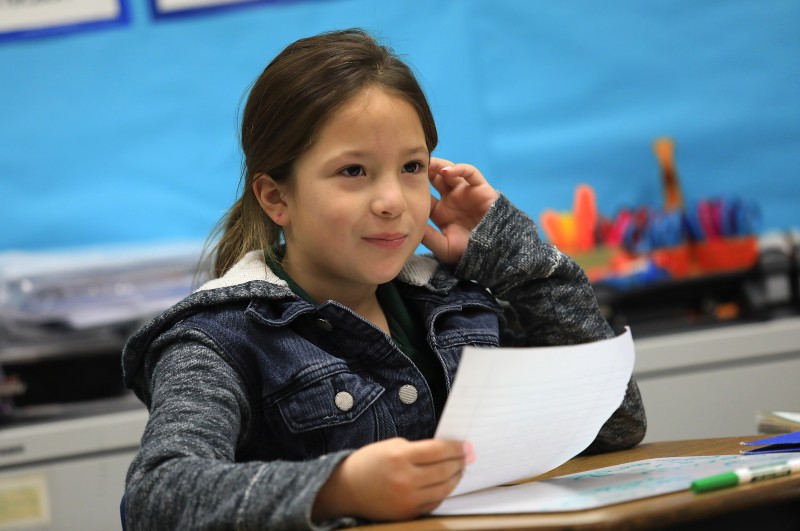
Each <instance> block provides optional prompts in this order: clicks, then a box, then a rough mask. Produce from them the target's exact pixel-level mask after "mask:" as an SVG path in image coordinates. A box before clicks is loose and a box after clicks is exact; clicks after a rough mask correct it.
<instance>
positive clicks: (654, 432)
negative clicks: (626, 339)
mask: <svg viewBox="0 0 800 531" xmlns="http://www.w3.org/2000/svg"><path fill="white" fill-rule="evenodd" d="M632 332H633V335H634V344H635V345H636V367H635V369H634V373H635V375H636V378H637V381H638V383H639V388H640V390H641V392H642V398H643V400H644V405H645V410H646V412H647V419H648V429H647V436H646V437H645V441H646V442H647V441H667V440H678V439H698V438H707V437H725V436H738V435H754V434H757V429H756V413H757V412H758V411H760V410H767V411H769V410H779V411H800V318H796V317H792V318H786V319H776V320H771V321H764V322H759V323H751V324H743V325H735V326H723V327H718V328H713V329H708V330H699V331H693V332H683V333H677V334H669V335H664V336H657V337H648V338H643V339H641V340H637V339H636V331H635V330H632Z"/></svg>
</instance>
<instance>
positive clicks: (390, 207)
mask: <svg viewBox="0 0 800 531" xmlns="http://www.w3.org/2000/svg"><path fill="white" fill-rule="evenodd" d="M406 207H407V205H406V197H405V193H404V190H403V184H402V183H401V181H400V179H399V178H398V177H397V176H387V177H385V178H382V179H378V180H376V181H375V199H374V200H373V202H372V208H373V212H374V213H375V214H377V215H379V216H383V217H387V218H394V217H397V216H399V215H400V214H402V213H403V212H405V210H406Z"/></svg>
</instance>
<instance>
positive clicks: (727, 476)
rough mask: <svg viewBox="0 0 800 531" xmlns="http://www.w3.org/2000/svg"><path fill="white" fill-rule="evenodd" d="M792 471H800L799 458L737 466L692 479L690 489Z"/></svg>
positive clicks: (707, 488) (709, 488) (697, 490)
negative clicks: (733, 468)
mask: <svg viewBox="0 0 800 531" xmlns="http://www.w3.org/2000/svg"><path fill="white" fill-rule="evenodd" d="M792 472H800V459H790V460H789V461H785V462H783V463H775V464H772V465H763V466H756V467H752V468H749V467H744V468H737V469H736V470H733V471H732V472H725V473H723V474H717V475H715V476H709V477H707V478H703V479H698V480H696V481H692V491H693V492H695V493H701V492H709V491H712V490H717V489H724V488H727V487H735V486H736V485H739V484H742V483H751V482H753V481H761V480H762V479H771V478H777V477H781V476H788V475H789V474H791V473H792Z"/></svg>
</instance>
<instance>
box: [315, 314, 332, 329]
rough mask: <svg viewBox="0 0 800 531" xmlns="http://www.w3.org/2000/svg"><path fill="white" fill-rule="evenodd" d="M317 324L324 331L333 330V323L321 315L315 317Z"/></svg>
mask: <svg viewBox="0 0 800 531" xmlns="http://www.w3.org/2000/svg"><path fill="white" fill-rule="evenodd" d="M317 326H318V327H320V328H321V329H322V330H324V331H326V332H330V331H331V330H333V325H332V324H331V323H330V321H328V320H327V319H323V318H322V317H320V318H318V319H317Z"/></svg>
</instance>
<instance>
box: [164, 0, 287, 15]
mask: <svg viewBox="0 0 800 531" xmlns="http://www.w3.org/2000/svg"><path fill="white" fill-rule="evenodd" d="M276 1H278V0H151V4H152V6H153V15H154V16H155V17H156V18H161V17H170V16H180V15H191V14H195V13H200V12H204V11H211V10H221V9H226V8H232V7H243V6H251V5H258V4H274V3H276Z"/></svg>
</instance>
